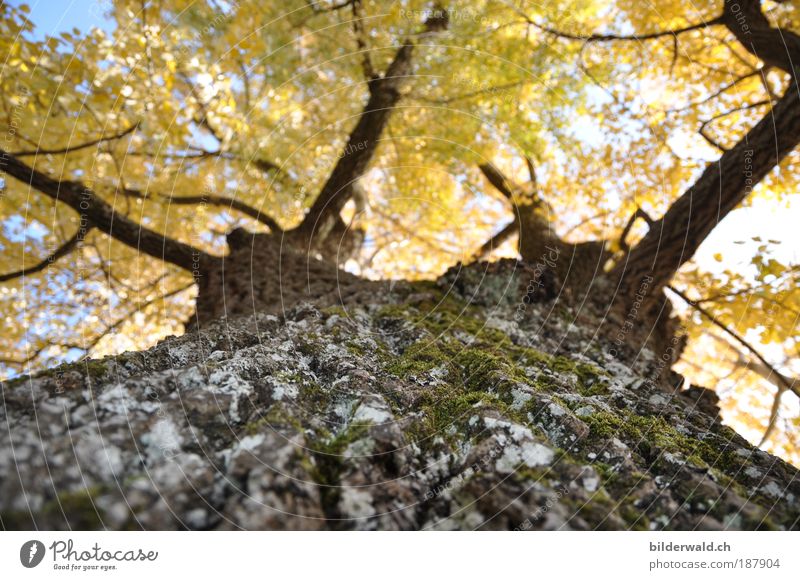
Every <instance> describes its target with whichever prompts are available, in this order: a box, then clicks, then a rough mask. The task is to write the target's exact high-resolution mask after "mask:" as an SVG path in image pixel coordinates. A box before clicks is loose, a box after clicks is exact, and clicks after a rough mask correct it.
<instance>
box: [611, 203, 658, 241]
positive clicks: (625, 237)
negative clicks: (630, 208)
mask: <svg viewBox="0 0 800 580" xmlns="http://www.w3.org/2000/svg"><path fill="white" fill-rule="evenodd" d="M639 218H641V219H643V220H644V221H645V222H646V223H647V225H648V226H652V225H653V218H651V217H650V216H649V215H648V213H647V212H646V211H644V210H643V209H642V208H640V207H637V208H636V211H635V212H633V215H631V217H630V218H628V223H627V224H625V227H624V228H623V230H622V233H621V234H620V236H619V246H620V248H622V251H623V252H628V251H630V247H629V246H628V235H629V234H630V233H631V228H632V227H633V224H635V223H636V220H637V219H639Z"/></svg>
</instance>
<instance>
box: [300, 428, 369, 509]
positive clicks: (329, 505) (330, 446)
mask: <svg viewBox="0 0 800 580" xmlns="http://www.w3.org/2000/svg"><path fill="white" fill-rule="evenodd" d="M370 425H371V423H368V422H367V423H355V424H351V425H350V426H349V427H348V428H347V429H346V430H345V431H343V432H341V433H339V434H338V435H335V436H331V435H330V434H327V435H325V434H323V435H322V436H320V437H317V438H315V439H314V440H313V442H312V443H311V444H310V448H309V451H310V452H311V455H312V457H313V458H314V462H313V464H310V465H307V469H308V472H309V474H310V475H311V479H312V480H313V481H314V482H315V483H316V484H317V485H318V486H319V495H320V503H321V504H322V509H323V511H324V512H325V516H326V517H327V518H328V519H329V520H331V524H332V525H335V522H336V521H338V520H339V519H340V513H339V499H340V498H341V493H342V490H341V485H340V482H341V472H342V466H343V458H342V456H343V454H344V452H345V450H346V449H347V447H348V446H349V445H350V444H351V443H353V442H355V441H358V440H359V439H361V438H362V437H364V436H365V435H366V434H367V432H368V430H369V427H370Z"/></svg>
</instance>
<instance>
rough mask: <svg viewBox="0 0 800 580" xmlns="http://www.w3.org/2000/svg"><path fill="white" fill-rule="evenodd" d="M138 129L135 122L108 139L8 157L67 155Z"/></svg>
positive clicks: (137, 124) (39, 148) (103, 138)
mask: <svg viewBox="0 0 800 580" xmlns="http://www.w3.org/2000/svg"><path fill="white" fill-rule="evenodd" d="M138 128H139V122H136V123H134V124H133V125H131V126H130V127H128V128H127V129H125V130H124V131H122V132H120V133H116V134H115V135H109V136H108V137H100V138H99V139H93V140H92V141H87V142H86V143H81V144H80V145H73V146H71V147H62V148H60V149H42V148H41V147H37V148H36V149H29V150H26V151H15V152H13V153H9V155H12V156H14V157H29V156H31V155H64V154H67V153H73V152H75V151H80V150H81V149H88V148H89V147H94V146H95V145H98V144H100V143H103V142H105V141H115V140H117V139H122V138H123V137H125V136H126V135H130V134H131V133H133V132H134V131H135V130H136V129H138Z"/></svg>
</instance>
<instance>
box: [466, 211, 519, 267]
mask: <svg viewBox="0 0 800 580" xmlns="http://www.w3.org/2000/svg"><path fill="white" fill-rule="evenodd" d="M516 233H519V222H518V221H517V220H516V218H515V219H514V220H513V221H512V222H511V223H510V224H508V225H507V226H506V227H504V228H503V229H502V230H500V231H499V232H497V233H496V234H495V235H493V236H492V237H491V238H490V239H489V240H488V241H487V242H486V243H485V244H483V245H482V246H481V247H480V249H479V250H478V251H477V252H475V255H474V256H473V260H475V261H478V260H483V259H485V258H486V257H487V256H488V255H489V254H491V253H492V252H493V251H494V250H496V249H497V248H499V247H500V246H502V245H503V243H505V241H506V240H508V239H509V238H510V237H511V236H513V235H514V234H516Z"/></svg>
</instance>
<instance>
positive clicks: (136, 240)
mask: <svg viewBox="0 0 800 580" xmlns="http://www.w3.org/2000/svg"><path fill="white" fill-rule="evenodd" d="M0 171H2V172H3V173H6V174H8V175H10V176H11V177H14V178H15V179H17V180H19V181H21V182H22V183H25V184H27V185H29V186H30V187H32V188H33V189H36V190H37V191H40V192H42V193H43V194H45V195H46V196H48V197H50V198H52V199H54V200H56V201H61V202H63V203H66V204H67V205H68V206H70V207H71V208H72V209H74V210H75V211H76V212H78V214H79V215H80V216H81V218H82V219H85V220H86V221H87V222H88V224H90V225H92V226H94V227H96V228H97V229H98V230H100V231H101V232H103V233H104V234H107V235H108V236H110V237H112V238H114V239H116V240H118V241H120V242H122V243H123V244H126V245H127V246H130V247H131V248H134V249H136V250H137V251H140V252H142V253H144V254H147V255H148V256H152V257H153V258H157V259H159V260H163V261H165V262H169V263H171V264H174V265H176V266H179V267H180V268H183V269H184V270H188V271H190V272H193V271H195V270H196V268H197V264H198V260H199V259H200V258H203V257H206V258H210V255H209V254H206V253H205V252H203V251H202V250H198V249H196V248H194V247H192V246H190V245H189V244H185V243H183V242H180V241H178V240H175V239H173V238H169V237H167V236H164V235H161V234H159V233H158V232H155V231H153V230H151V229H148V228H146V227H144V226H142V225H141V224H138V223H136V222H134V221H132V220H130V219H128V218H127V217H125V216H123V215H120V214H117V213H116V212H115V211H114V208H113V207H112V206H111V205H109V204H108V203H107V202H105V201H104V200H103V199H101V198H100V197H99V196H98V195H97V194H96V193H95V192H94V191H93V190H92V189H91V187H89V186H88V185H85V184H83V183H81V182H77V181H58V180H55V179H53V178H51V177H49V176H47V175H45V174H44V173H42V172H40V171H38V170H36V169H34V168H33V167H30V166H28V165H26V164H25V163H23V162H22V161H20V160H19V159H17V158H16V157H14V156H13V155H11V154H9V153H7V152H6V151H4V150H2V149H0Z"/></svg>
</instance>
